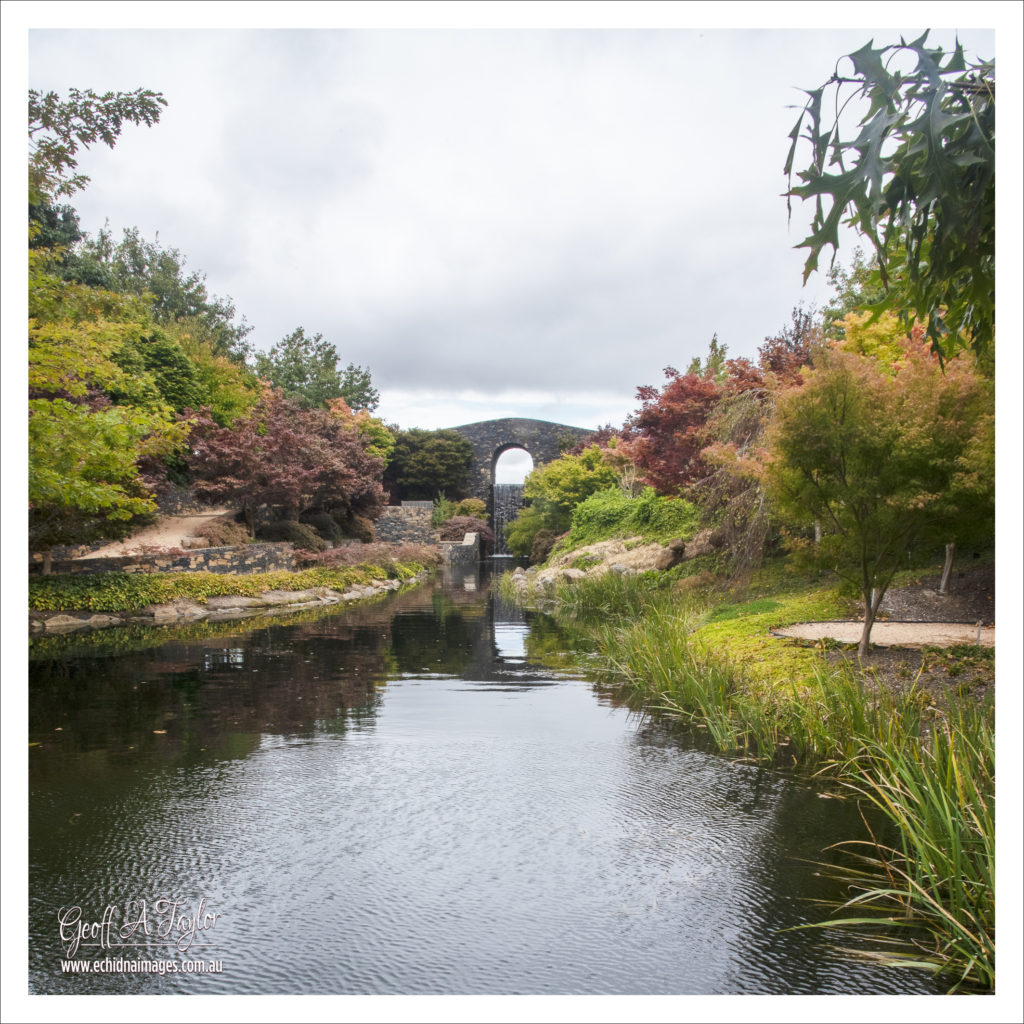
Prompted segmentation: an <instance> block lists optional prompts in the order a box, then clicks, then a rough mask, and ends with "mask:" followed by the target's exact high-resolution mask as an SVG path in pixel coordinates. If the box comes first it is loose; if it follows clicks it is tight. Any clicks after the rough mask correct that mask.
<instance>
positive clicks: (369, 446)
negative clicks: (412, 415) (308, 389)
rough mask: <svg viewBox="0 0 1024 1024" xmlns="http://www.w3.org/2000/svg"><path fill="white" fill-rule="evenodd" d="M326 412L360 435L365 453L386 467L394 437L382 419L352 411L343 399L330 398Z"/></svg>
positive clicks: (393, 444) (366, 412)
mask: <svg viewBox="0 0 1024 1024" xmlns="http://www.w3.org/2000/svg"><path fill="white" fill-rule="evenodd" d="M327 411H328V412H329V413H330V415H331V416H333V417H334V418H335V419H337V420H338V421H339V422H341V423H343V424H345V426H346V427H347V428H348V429H350V430H354V431H356V432H357V433H358V434H360V435H362V437H363V440H364V442H365V444H366V450H367V452H368V453H369V454H370V455H372V456H374V457H375V458H378V459H380V460H381V462H382V463H383V464H384V466H385V467H386V466H387V465H388V463H389V462H390V461H391V454H392V452H394V450H395V435H394V433H392V431H391V430H389V429H388V427H387V425H386V424H385V423H384V421H383V420H382V419H379V418H378V417H376V416H371V415H370V412H369V410H368V409H359V410H358V411H357V410H354V409H352V408H351V407H350V406H349V404H348V403H347V402H346V401H345V399H344V398H332V399H330V400H329V401H328V402H327Z"/></svg>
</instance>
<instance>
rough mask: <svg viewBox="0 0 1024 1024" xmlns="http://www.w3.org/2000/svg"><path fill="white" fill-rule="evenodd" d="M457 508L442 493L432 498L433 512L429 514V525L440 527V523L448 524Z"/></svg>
mask: <svg viewBox="0 0 1024 1024" xmlns="http://www.w3.org/2000/svg"><path fill="white" fill-rule="evenodd" d="M458 507H459V506H458V505H457V504H456V503H455V502H454V501H449V500H448V498H447V497H446V496H445V493H444V491H442V492H441V493H440V494H439V495H438V496H437V497H436V498H434V511H433V512H431V513H430V525H431V526H440V525H441V524H442V523H446V522H448V520H449V519H451V518H452V517H453V516H454V515H455V510H456V509H457V508H458Z"/></svg>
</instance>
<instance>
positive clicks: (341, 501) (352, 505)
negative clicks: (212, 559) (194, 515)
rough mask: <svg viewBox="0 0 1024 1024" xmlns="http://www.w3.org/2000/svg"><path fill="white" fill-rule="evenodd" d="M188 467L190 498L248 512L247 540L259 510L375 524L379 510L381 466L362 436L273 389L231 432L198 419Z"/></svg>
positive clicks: (323, 411)
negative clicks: (316, 512)
mask: <svg viewBox="0 0 1024 1024" xmlns="http://www.w3.org/2000/svg"><path fill="white" fill-rule="evenodd" d="M190 448H191V452H190V454H189V456H188V460H187V461H188V466H189V469H190V470H191V472H192V474H193V476H194V479H195V484H194V487H195V492H196V494H197V495H198V496H200V497H202V498H205V499H207V500H209V501H215V502H229V503H231V504H233V505H237V506H239V507H240V508H241V509H242V511H243V512H244V514H245V518H246V522H247V524H248V526H249V531H250V534H254V533H255V529H256V513H257V510H258V509H259V508H261V507H263V506H269V507H271V508H275V509H277V510H279V511H280V513H281V514H283V515H284V516H285V517H287V518H292V519H297V518H298V516H299V514H300V513H301V512H304V511H307V510H309V509H312V508H318V509H330V510H335V511H336V512H337V513H338V514H339V515H340V516H341V517H349V518H351V517H355V516H361V517H363V518H371V519H372V518H376V516H377V515H379V513H380V510H381V508H382V507H383V504H384V491H383V488H382V487H381V472H382V469H383V463H382V461H381V460H380V459H379V458H376V457H374V456H373V455H370V454H369V452H368V451H367V442H366V439H365V437H364V436H363V435H362V434H360V433H359V431H357V430H352V429H350V428H349V427H348V426H347V425H346V424H344V423H342V422H341V421H340V420H339V419H338V418H336V417H334V416H331V414H330V413H329V412H327V411H326V410H323V409H303V408H301V407H299V406H297V405H295V404H294V403H292V402H290V401H289V400H288V399H287V398H285V396H284V395H283V394H282V393H281V392H280V391H278V390H277V389H273V388H268V389H267V390H266V391H265V392H264V395H263V397H262V399H261V400H260V402H259V404H258V405H257V406H256V407H255V408H254V409H253V410H252V412H251V413H249V414H248V415H246V416H243V417H240V418H239V419H238V420H236V421H235V423H234V424H233V426H232V428H231V429H228V428H225V427H218V426H217V424H216V423H214V422H213V420H212V419H210V418H209V417H208V416H200V417H199V418H198V420H197V423H196V426H195V428H194V430H193V434H192V437H191V439H190Z"/></svg>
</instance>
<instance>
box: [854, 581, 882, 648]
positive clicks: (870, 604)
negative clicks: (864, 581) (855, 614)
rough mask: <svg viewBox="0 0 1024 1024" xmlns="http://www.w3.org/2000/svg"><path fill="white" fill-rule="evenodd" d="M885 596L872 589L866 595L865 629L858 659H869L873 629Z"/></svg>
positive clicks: (862, 633)
mask: <svg viewBox="0 0 1024 1024" xmlns="http://www.w3.org/2000/svg"><path fill="white" fill-rule="evenodd" d="M882 597H883V594H880V593H878V591H877V589H876V588H875V587H872V588H871V589H870V590H869V591H867V593H865V594H864V628H863V629H862V630H861V634H860V643H859V644H858V645H857V657H858V658H864V657H867V653H868V645H869V644H870V642H871V627H872V626H874V624H875V616H876V615H877V614H878V606H879V605H880V604H881V603H882Z"/></svg>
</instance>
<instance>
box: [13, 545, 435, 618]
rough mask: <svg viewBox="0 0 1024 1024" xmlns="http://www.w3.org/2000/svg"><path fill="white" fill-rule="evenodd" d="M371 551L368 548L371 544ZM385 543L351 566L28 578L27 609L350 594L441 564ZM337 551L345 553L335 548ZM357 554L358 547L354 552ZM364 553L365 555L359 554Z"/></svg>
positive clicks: (112, 608)
mask: <svg viewBox="0 0 1024 1024" xmlns="http://www.w3.org/2000/svg"><path fill="white" fill-rule="evenodd" d="M367 547H370V546H369V545H368V546H367ZM386 547H387V546H386V545H373V546H372V548H374V549H381V550H371V551H367V552H366V555H368V556H369V557H368V558H367V559H366V560H365V561H359V562H356V563H355V564H348V565H328V564H323V565H315V566H312V567H310V568H306V569H300V570H299V571H297V572H264V573H252V574H250V575H246V576H235V575H230V574H222V573H213V572H180V573H120V572H111V573H80V574H75V575H73V576H36V577H33V578H31V579H30V580H29V608H30V609H31V610H33V611H40V612H61V611H91V612H125V611H137V610H139V609H141V608H145V607H146V605H150V604H166V603H168V602H170V601H174V600H176V599H178V598H190V599H191V600H193V601H198V602H199V603H204V602H205V601H206V599H207V598H210V597H258V596H259V595H260V594H263V593H266V592H267V591H271V590H289V591H290V590H296V591H297V590H310V589H312V588H313V587H329V588H330V589H332V590H340V591H344V590H347V589H348V588H349V587H354V586H366V585H368V584H370V583H372V582H373V581H374V580H386V579H398V580H407V579H412V578H413V577H414V576H416V575H418V574H419V573H421V572H424V571H425V570H428V569H433V568H435V567H436V565H437V563H438V558H439V556H437V555H436V554H433V553H432V551H431V550H430V549H423V550H422V551H421V552H414V553H412V554H414V555H418V559H416V560H414V559H413V558H409V557H403V555H406V553H405V552H401V551H399V552H397V553H393V552H391V551H388V550H384V549H386ZM337 550H339V551H341V550H344V549H337ZM356 550H357V551H359V550H360V549H356ZM360 553H361V552H360Z"/></svg>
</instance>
